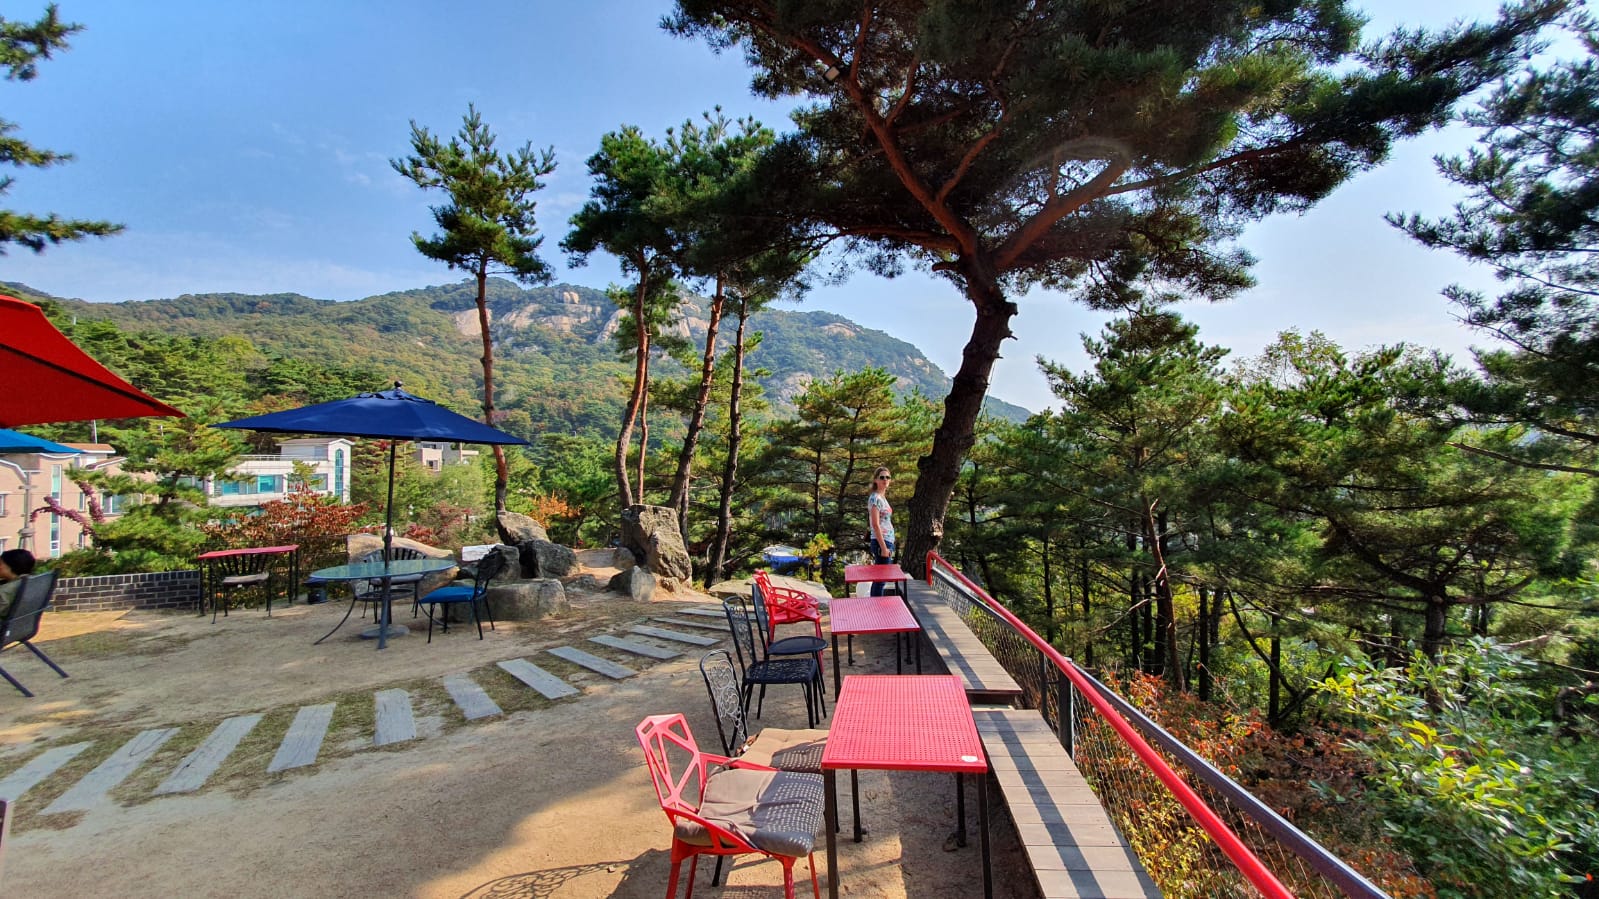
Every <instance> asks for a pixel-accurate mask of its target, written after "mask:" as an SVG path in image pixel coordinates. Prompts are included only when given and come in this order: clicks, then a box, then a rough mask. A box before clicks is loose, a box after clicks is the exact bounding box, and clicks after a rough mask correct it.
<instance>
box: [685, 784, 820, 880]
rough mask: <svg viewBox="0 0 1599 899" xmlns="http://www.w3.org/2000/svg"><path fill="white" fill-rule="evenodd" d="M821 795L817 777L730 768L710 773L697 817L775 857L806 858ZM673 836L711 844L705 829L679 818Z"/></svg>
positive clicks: (812, 843) (812, 841) (695, 843)
mask: <svg viewBox="0 0 1599 899" xmlns="http://www.w3.org/2000/svg"><path fill="white" fill-rule="evenodd" d="M825 795H826V794H824V793H823V792H822V778H821V775H818V774H795V773H792V772H789V771H754V770H750V769H747V768H730V769H726V770H722V771H718V772H717V773H715V774H713V775H711V778H710V780H709V781H707V782H706V784H705V798H704V799H702V800H701V801H700V816H701V817H703V818H705V819H706V820H708V821H710V822H712V823H714V824H716V825H717V826H719V827H723V828H726V829H727V830H729V831H732V832H733V833H735V834H737V835H738V836H739V837H740V838H741V839H743V840H744V841H745V842H747V843H749V844H750V845H751V846H754V847H756V848H758V849H760V850H762V851H765V852H770V853H772V854H773V855H787V856H790V857H793V858H799V857H801V856H805V855H809V854H810V853H811V850H812V849H813V848H815V846H816V832H817V831H818V830H820V829H821V826H822V815H823V810H824V803H825ZM677 838H678V839H680V840H682V841H683V842H685V843H688V844H690V845H693V846H709V845H711V836H710V834H709V833H708V832H707V831H706V830H705V828H704V827H702V826H700V825H699V824H698V823H695V822H693V821H688V820H679V821H678V824H677Z"/></svg>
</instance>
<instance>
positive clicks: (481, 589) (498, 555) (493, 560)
mask: <svg viewBox="0 0 1599 899" xmlns="http://www.w3.org/2000/svg"><path fill="white" fill-rule="evenodd" d="M504 570H505V553H502V552H500V551H498V550H493V551H490V552H489V554H488V555H486V556H484V557H483V558H482V559H481V560H480V561H479V562H478V563H477V569H476V572H475V574H474V576H473V578H472V596H473V598H474V599H482V598H483V594H485V593H487V592H488V590H489V582H490V581H492V580H494V579H495V578H497V577H499V576H500V572H502V571H504Z"/></svg>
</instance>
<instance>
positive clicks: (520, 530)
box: [494, 512, 550, 546]
mask: <svg viewBox="0 0 1599 899" xmlns="http://www.w3.org/2000/svg"><path fill="white" fill-rule="evenodd" d="M494 524H495V526H496V527H497V528H498V529H499V531H500V542H501V543H509V544H510V545H512V546H520V545H522V544H523V543H526V542H528V541H529V540H548V539H550V534H549V532H548V531H546V530H544V525H542V524H539V523H538V522H537V521H534V520H533V519H531V518H529V517H527V516H526V515H522V514H519V513H516V512H499V513H496V514H495V516H494Z"/></svg>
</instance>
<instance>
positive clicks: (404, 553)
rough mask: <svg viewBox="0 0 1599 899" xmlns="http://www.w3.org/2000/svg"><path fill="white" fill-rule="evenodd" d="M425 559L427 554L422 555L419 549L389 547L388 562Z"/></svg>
mask: <svg viewBox="0 0 1599 899" xmlns="http://www.w3.org/2000/svg"><path fill="white" fill-rule="evenodd" d="M425 558H427V554H426V553H423V552H422V551H421V550H420V549H412V548H411V547H409V546H391V547H389V561H390V562H398V561H399V560H401V559H425Z"/></svg>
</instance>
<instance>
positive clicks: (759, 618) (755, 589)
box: [750, 581, 772, 655]
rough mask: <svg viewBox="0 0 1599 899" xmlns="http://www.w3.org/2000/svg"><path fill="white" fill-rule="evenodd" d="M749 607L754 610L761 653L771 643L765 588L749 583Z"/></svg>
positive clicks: (770, 612) (769, 614) (770, 615)
mask: <svg viewBox="0 0 1599 899" xmlns="http://www.w3.org/2000/svg"><path fill="white" fill-rule="evenodd" d="M750 608H751V609H753V610H754V611H755V627H756V629H757V630H759V631H760V633H761V653H762V654H763V655H764V654H765V653H766V650H767V648H768V647H770V646H771V645H772V610H771V609H770V608H768V607H767V605H766V588H764V587H762V586H761V585H760V583H758V582H754V581H752V582H751V583H750Z"/></svg>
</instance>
